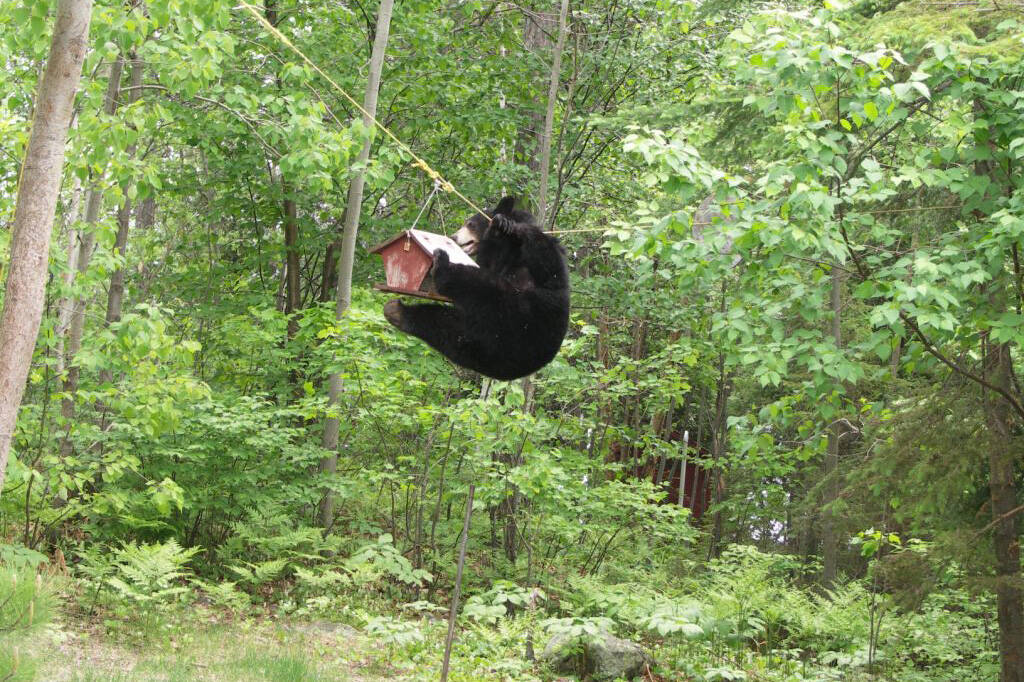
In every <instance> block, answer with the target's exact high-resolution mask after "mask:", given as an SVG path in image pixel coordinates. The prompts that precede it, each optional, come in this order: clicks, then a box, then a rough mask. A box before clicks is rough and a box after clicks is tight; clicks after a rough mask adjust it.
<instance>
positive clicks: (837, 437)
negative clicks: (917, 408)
mask: <svg viewBox="0 0 1024 682" xmlns="http://www.w3.org/2000/svg"><path fill="white" fill-rule="evenodd" d="M842 287H843V280H842V270H841V269H840V268H839V263H838V262H837V263H833V267H832V289H831V291H830V293H829V307H830V308H831V309H832V340H833V342H834V343H835V344H836V348H837V349H838V348H842V346H843V334H842V320H843V317H842ZM841 422H843V420H842V419H836V420H835V421H834V422H833V423H832V426H831V427H830V428H829V433H828V449H827V451H826V452H825V496H824V497H825V499H824V500H823V502H824V506H825V507H826V509H825V510H824V511H823V513H822V524H821V526H822V528H821V553H822V573H821V582H822V584H823V585H824V586H825V587H826V588H827V587H831V586H832V585H833V584H834V583H835V581H836V578H837V577H838V575H839V538H838V537H837V535H836V533H837V530H836V523H835V520H836V517H835V512H834V511H833V510H832V508H831V507H830V506H829V505H832V504H834V503H835V502H836V500H837V499H839V481H838V479H837V478H836V477H837V476H838V469H839V448H840V446H841V443H840V441H841V440H842V437H843V432H842V431H841V430H840V423H841Z"/></svg>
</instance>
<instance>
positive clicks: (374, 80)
mask: <svg viewBox="0 0 1024 682" xmlns="http://www.w3.org/2000/svg"><path fill="white" fill-rule="evenodd" d="M393 6H394V0H381V3H380V9H379V11H378V12H377V30H376V34H375V35H374V39H373V52H372V54H371V56H370V73H369V77H368V79H367V82H366V93H365V94H364V96H363V109H365V110H366V112H367V114H369V116H367V115H365V114H364V115H363V125H365V126H366V127H367V128H372V127H373V120H372V118H371V117H375V116H376V115H377V93H378V91H379V89H380V73H381V70H382V68H383V66H384V52H385V50H387V46H388V34H389V33H390V31H391V10H392V8H393ZM369 159H370V139H367V140H366V142H364V143H363V148H362V149H361V150H360V151H359V160H358V164H359V167H360V168H365V167H366V162H367V161H369ZM365 182H366V175H365V173H364V171H362V170H360V171H357V172H356V173H355V174H354V175H353V176H352V181H351V183H350V184H349V187H348V200H347V202H346V204H345V224H344V229H343V232H342V238H341V254H340V255H339V257H338V269H337V273H338V291H337V297H336V299H335V308H334V316H335V319H337V320H341V318H342V317H343V316H344V315H345V311H346V310H348V307H349V304H350V303H351V302H352V264H353V262H354V260H355V251H356V233H357V231H358V230H359V214H360V212H361V208H362V202H363V185H364V184H365ZM341 388H342V386H341V375H340V374H339V373H338V372H333V373H332V374H331V376H330V378H329V379H328V405H329V407H330V408H333V409H337V407H338V404H339V403H340V401H341ZM339 428H340V423H339V421H338V418H337V417H330V418H328V419H327V421H326V423H325V424H324V435H323V447H324V449H325V450H328V451H330V452H332V453H334V454H332V455H330V456H329V457H325V458H323V459H322V460H320V471H321V473H323V474H326V475H327V476H328V477H330V476H332V475H333V474H334V472H335V471H337V469H338V455H337V449H338V431H339ZM318 516H319V518H318V522H319V524H320V526H321V527H323V528H330V526H331V524H332V523H333V522H334V496H333V495H332V494H331V492H330V491H329V490H325V491H324V496H323V498H322V499H321V500H320V509H319V514H318Z"/></svg>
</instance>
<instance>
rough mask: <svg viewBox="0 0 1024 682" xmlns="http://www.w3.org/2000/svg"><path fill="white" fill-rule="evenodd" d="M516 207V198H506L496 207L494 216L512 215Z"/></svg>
mask: <svg viewBox="0 0 1024 682" xmlns="http://www.w3.org/2000/svg"><path fill="white" fill-rule="evenodd" d="M515 205H516V198H515V197H505V198H504V199H502V200H501V201H499V202H498V205H497V206H495V207H494V215H512V209H513V208H515Z"/></svg>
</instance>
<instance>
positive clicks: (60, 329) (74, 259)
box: [54, 175, 83, 376]
mask: <svg viewBox="0 0 1024 682" xmlns="http://www.w3.org/2000/svg"><path fill="white" fill-rule="evenodd" d="M82 194H83V191H82V180H81V179H80V178H79V177H78V176H77V175H76V176H75V180H74V182H73V183H72V186H71V199H70V200H69V201H68V208H67V211H66V212H65V214H64V220H65V223H66V226H67V240H68V242H67V254H68V255H67V271H66V272H65V273H64V277H63V278H62V279H63V280H64V292H65V293H64V295H63V296H61V298H60V300H59V301H58V302H57V326H56V328H55V329H54V336H56V337H57V338H56V341H57V343H56V347H55V348H54V352H55V353H56V356H57V364H56V370H57V376H61V375H63V374H64V338H65V337H66V336H67V333H68V327H70V325H71V311H72V308H73V307H74V301H73V300H72V298H71V287H72V285H74V283H75V274H76V273H77V272H78V239H79V234H78V227H77V225H76V223H78V216H79V215H80V213H81V210H82Z"/></svg>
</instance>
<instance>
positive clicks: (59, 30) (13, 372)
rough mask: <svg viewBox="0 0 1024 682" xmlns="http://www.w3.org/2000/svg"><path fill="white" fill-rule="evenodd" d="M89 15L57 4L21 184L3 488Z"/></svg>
mask: <svg viewBox="0 0 1024 682" xmlns="http://www.w3.org/2000/svg"><path fill="white" fill-rule="evenodd" d="M91 14H92V2H91V0H60V2H59V4H58V5H57V19H56V25H55V26H54V31H53V38H52V40H51V42H50V56H49V58H48V59H47V61H46V71H45V72H44V74H43V79H42V82H41V83H40V85H39V92H38V95H37V98H36V105H35V114H34V119H33V121H32V133H31V137H30V138H29V142H28V148H27V149H26V150H25V160H24V162H23V164H22V168H21V178H20V181H19V182H18V198H17V204H16V206H15V210H14V224H13V228H12V237H11V267H10V269H9V270H8V273H7V286H6V289H5V296H4V307H3V313H2V314H0V348H3V353H0V490H3V483H4V478H5V476H6V472H7V457H8V455H9V453H10V447H11V439H12V437H13V434H14V425H15V422H16V421H17V417H18V409H19V408H20V407H21V397H22V395H23V394H24V391H25V381H26V380H27V378H28V372H29V367H30V366H31V364H32V352H33V350H34V349H35V342H36V336H37V335H38V333H39V324H40V322H41V320H42V316H43V305H44V302H45V295H46V276H47V270H48V268H47V264H48V262H49V255H50V236H51V232H52V230H53V217H54V214H55V213H56V210H57V197H58V195H59V193H60V181H61V172H62V169H63V166H64V145H65V142H66V141H67V134H68V126H69V125H70V124H71V113H72V108H73V106H74V101H75V92H76V91H77V89H78V81H79V79H80V78H81V75H82V62H83V61H84V60H85V53H86V51H87V50H88V48H89V21H90V18H91Z"/></svg>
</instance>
